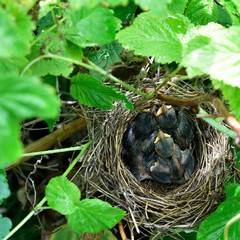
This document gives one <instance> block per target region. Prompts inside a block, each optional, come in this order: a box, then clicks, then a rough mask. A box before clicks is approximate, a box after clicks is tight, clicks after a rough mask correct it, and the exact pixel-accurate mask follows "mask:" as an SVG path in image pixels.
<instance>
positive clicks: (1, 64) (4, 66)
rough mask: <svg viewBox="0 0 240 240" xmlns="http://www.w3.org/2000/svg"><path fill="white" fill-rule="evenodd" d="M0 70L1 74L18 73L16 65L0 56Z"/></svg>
mask: <svg viewBox="0 0 240 240" xmlns="http://www.w3.org/2000/svg"><path fill="white" fill-rule="evenodd" d="M0 71H1V74H3V75H6V74H10V75H11V74H15V75H18V74H19V69H18V67H17V66H15V65H14V64H12V63H11V62H9V61H8V60H7V59H5V58H0Z"/></svg>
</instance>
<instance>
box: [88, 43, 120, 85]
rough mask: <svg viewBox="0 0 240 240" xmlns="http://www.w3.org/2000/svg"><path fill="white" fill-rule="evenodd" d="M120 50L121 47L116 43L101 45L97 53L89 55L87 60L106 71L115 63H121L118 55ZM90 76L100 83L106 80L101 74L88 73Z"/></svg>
mask: <svg viewBox="0 0 240 240" xmlns="http://www.w3.org/2000/svg"><path fill="white" fill-rule="evenodd" d="M122 50H123V48H122V46H121V45H120V44H119V43H118V42H117V41H113V42H111V43H108V44H106V45H103V46H102V47H101V48H100V49H99V50H98V51H97V52H94V53H92V54H89V55H88V59H89V60H90V61H92V62H94V63H95V64H96V65H98V66H99V67H101V68H102V69H104V70H107V69H108V67H109V66H111V65H112V64H114V63H115V62H121V59H120V57H119V55H120V53H121V52H122ZM90 75H92V76H93V77H96V78H97V79H98V80H101V81H103V80H104V79H105V78H106V77H105V76H103V75H102V74H99V73H96V72H94V71H90Z"/></svg>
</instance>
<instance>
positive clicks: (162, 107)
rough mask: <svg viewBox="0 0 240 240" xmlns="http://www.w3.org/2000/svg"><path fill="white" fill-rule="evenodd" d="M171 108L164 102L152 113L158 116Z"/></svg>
mask: <svg viewBox="0 0 240 240" xmlns="http://www.w3.org/2000/svg"><path fill="white" fill-rule="evenodd" d="M171 108H172V106H171V105H165V104H163V105H162V106H161V107H160V108H159V109H158V110H157V112H156V111H155V112H154V115H155V116H156V117H158V116H159V115H161V114H163V113H166V112H167V111H168V110H170V109H171Z"/></svg>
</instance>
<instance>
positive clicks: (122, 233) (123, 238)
mask: <svg viewBox="0 0 240 240" xmlns="http://www.w3.org/2000/svg"><path fill="white" fill-rule="evenodd" d="M118 228H119V232H120V235H121V238H122V240H127V239H128V238H127V236H126V234H125V231H124V228H123V224H122V221H120V222H119V223H118Z"/></svg>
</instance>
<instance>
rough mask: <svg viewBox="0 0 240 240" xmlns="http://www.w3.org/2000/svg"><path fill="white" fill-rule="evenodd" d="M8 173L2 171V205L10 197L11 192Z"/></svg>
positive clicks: (0, 177) (0, 192) (0, 175)
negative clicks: (4, 199) (3, 200)
mask: <svg viewBox="0 0 240 240" xmlns="http://www.w3.org/2000/svg"><path fill="white" fill-rule="evenodd" d="M6 176H7V175H6V172H5V171H4V170H3V169H0V189H1V191H0V204H1V202H2V199H3V198H8V197H9V196H10V190H9V186H8V183H7V178H6Z"/></svg>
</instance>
